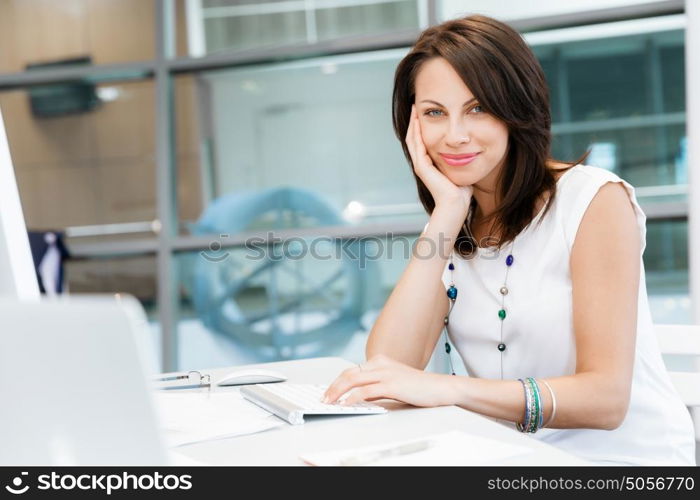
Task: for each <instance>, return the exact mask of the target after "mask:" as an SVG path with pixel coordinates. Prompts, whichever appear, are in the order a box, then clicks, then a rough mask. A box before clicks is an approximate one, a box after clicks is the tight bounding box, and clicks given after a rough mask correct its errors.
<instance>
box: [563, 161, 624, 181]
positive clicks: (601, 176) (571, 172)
mask: <svg viewBox="0 0 700 500" xmlns="http://www.w3.org/2000/svg"><path fill="white" fill-rule="evenodd" d="M564 177H566V178H568V179H569V180H568V181H567V182H566V184H568V185H571V184H581V183H584V184H585V183H590V182H607V181H620V180H621V179H620V177H619V176H618V175H617V174H616V173H615V172H613V171H611V170H607V169H605V168H602V167H596V166H595V165H586V164H583V163H579V164H578V165H574V166H573V167H571V168H569V169H566V171H564V172H563V173H562V174H561V179H562V180H563V178H564Z"/></svg>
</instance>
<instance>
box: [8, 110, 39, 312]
mask: <svg viewBox="0 0 700 500" xmlns="http://www.w3.org/2000/svg"><path fill="white" fill-rule="evenodd" d="M3 296H4V297H13V298H17V299H21V300H38V299H39V296H40V295H39V283H38V281H37V278H36V271H35V270H34V263H33V261H32V252H31V249H30V248H29V237H28V236H27V227H26V225H25V223H24V215H23V214H22V205H21V204H20V202H19V192H18V190H17V182H16V181H15V171H14V168H13V166H12V157H11V156H10V146H9V145H8V143H7V135H6V134H5V125H4V122H3V119H2V112H1V111H0V297H3Z"/></svg>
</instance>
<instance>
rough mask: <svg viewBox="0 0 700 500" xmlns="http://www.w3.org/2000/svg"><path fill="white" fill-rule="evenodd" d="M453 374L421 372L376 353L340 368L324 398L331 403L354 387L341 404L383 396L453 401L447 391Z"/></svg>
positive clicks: (427, 403)
mask: <svg viewBox="0 0 700 500" xmlns="http://www.w3.org/2000/svg"><path fill="white" fill-rule="evenodd" d="M455 378H456V377H454V376H452V375H443V374H440V373H428V372H424V371H422V370H418V369H416V368H413V367H412V366H408V365H405V364H403V363H400V362H398V361H395V360H393V359H391V358H389V357H387V356H384V355H382V354H379V355H377V356H374V357H373V358H372V359H370V360H369V361H366V362H364V363H362V365H358V366H353V367H352V368H348V369H347V370H345V371H343V372H342V373H341V374H340V375H339V376H338V378H336V379H335V380H334V381H333V383H332V384H331V385H330V386H329V387H328V389H327V390H326V393H325V399H324V401H325V402H326V403H334V402H336V401H337V399H338V398H339V397H341V396H342V395H343V394H345V393H346V392H348V391H350V390H352V389H354V390H353V391H352V392H351V393H350V394H349V395H348V397H347V398H346V399H345V401H343V402H342V403H341V404H344V405H352V404H355V403H361V402H363V401H375V400H377V399H384V398H387V399H395V400H397V401H403V402H404V403H408V404H410V405H413V406H423V407H433V406H445V405H451V404H454V398H453V397H451V391H452V390H453V389H452V387H453V384H452V382H453V381H454V379H455Z"/></svg>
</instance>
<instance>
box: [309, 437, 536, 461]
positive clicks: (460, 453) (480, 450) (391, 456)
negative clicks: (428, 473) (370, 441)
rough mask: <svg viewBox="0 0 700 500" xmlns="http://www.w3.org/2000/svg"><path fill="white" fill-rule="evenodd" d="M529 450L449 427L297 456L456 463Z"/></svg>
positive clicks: (522, 452) (523, 453) (514, 454)
mask: <svg viewBox="0 0 700 500" xmlns="http://www.w3.org/2000/svg"><path fill="white" fill-rule="evenodd" d="M532 452H533V450H532V449H531V448H527V447H525V446H519V445H514V444H509V443H504V442H503V441H496V440H495V439H490V438H485V437H481V436H476V435H473V434H467V433H466V432H462V431H451V432H445V433H442V434H434V435H431V436H425V437H422V438H417V439H410V440H404V441H394V442H389V443H384V444H381V445H377V446H368V447H364V448H351V449H344V450H339V451H331V452H319V453H305V454H303V455H301V456H300V458H301V459H302V460H304V461H305V462H307V463H309V464H311V465H331V466H338V465H341V466H350V465H363V466H370V465H378V466H397V465H398V466H401V465H436V466H445V465H447V466H459V465H493V464H496V463H498V462H499V461H501V460H503V459H506V458H511V457H515V456H519V455H527V454H529V453H532Z"/></svg>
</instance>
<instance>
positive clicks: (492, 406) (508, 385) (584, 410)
mask: <svg viewBox="0 0 700 500" xmlns="http://www.w3.org/2000/svg"><path fill="white" fill-rule="evenodd" d="M445 377H446V378H445V379H443V380H442V381H441V383H444V384H445V387H446V389H447V396H446V401H447V404H454V405H457V406H460V407H462V408H465V409H467V410H470V411H474V412H477V413H480V414H482V415H486V416H489V417H493V418H497V419H501V420H509V421H511V422H520V423H522V421H523V417H524V410H525V392H524V390H523V386H522V384H521V383H520V382H519V381H518V380H492V379H480V378H472V377H459V376H445ZM541 380H542V379H537V381H538V385H539V387H540V395H541V397H542V400H543V407H544V422H547V421H548V420H549V419H550V416H551V414H552V398H551V396H550V393H549V390H548V389H547V387H546V385H545V384H544V383H542V381H541ZM545 380H546V381H547V382H548V383H549V385H550V386H551V387H552V390H553V391H554V394H555V398H556V403H557V409H556V415H555V418H554V420H553V421H550V422H549V423H548V424H547V427H550V428H558V429H579V428H589V429H606V430H611V429H615V428H617V427H618V426H619V425H620V424H621V423H622V421H623V419H624V416H625V414H626V412H627V407H628V402H629V390H628V391H627V392H625V390H624V388H623V387H622V385H623V384H617V385H616V384H612V383H610V382H611V380H610V378H609V377H605V376H603V375H601V374H598V373H579V374H576V375H570V376H565V377H556V378H547V379H545Z"/></svg>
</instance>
